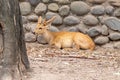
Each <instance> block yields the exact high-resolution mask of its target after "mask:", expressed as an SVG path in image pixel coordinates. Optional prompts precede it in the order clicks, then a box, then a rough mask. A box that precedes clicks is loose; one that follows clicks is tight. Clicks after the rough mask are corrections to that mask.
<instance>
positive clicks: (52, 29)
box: [50, 26, 59, 32]
mask: <svg viewBox="0 0 120 80" xmlns="http://www.w3.org/2000/svg"><path fill="white" fill-rule="evenodd" d="M50 31H52V32H58V31H59V29H58V28H57V27H55V26H50Z"/></svg>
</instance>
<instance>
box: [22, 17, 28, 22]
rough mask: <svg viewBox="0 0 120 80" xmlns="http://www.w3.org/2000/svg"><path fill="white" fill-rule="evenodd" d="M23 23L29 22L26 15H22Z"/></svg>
mask: <svg viewBox="0 0 120 80" xmlns="http://www.w3.org/2000/svg"><path fill="white" fill-rule="evenodd" d="M22 23H23V24H26V23H28V19H27V17H26V16H22Z"/></svg>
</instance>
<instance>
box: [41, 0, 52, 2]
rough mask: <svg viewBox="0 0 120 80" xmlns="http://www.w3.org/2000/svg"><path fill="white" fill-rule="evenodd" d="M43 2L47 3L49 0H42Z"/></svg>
mask: <svg viewBox="0 0 120 80" xmlns="http://www.w3.org/2000/svg"><path fill="white" fill-rule="evenodd" d="M42 2H43V3H49V2H50V0H42Z"/></svg>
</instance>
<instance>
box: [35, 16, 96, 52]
mask: <svg viewBox="0 0 120 80" xmlns="http://www.w3.org/2000/svg"><path fill="white" fill-rule="evenodd" d="M55 18H56V16H53V17H52V18H50V19H49V20H45V19H44V20H43V19H42V17H41V16H40V17H39V18H38V23H37V26H36V27H35V30H34V33H35V34H36V35H42V36H43V37H44V39H45V40H46V41H47V42H48V44H49V46H54V47H55V48H58V49H61V48H63V49H65V48H75V49H77V50H79V49H85V50H87V49H88V50H91V51H92V50H94V49H95V43H94V41H93V40H92V38H91V37H89V36H88V35H87V34H83V33H81V32H70V31H59V32H52V31H50V26H51V24H52V22H53V21H54V19H55Z"/></svg>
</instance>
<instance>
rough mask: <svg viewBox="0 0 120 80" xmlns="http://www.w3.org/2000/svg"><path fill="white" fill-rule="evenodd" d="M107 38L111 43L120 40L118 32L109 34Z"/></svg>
mask: <svg viewBox="0 0 120 80" xmlns="http://www.w3.org/2000/svg"><path fill="white" fill-rule="evenodd" d="M109 38H110V39H111V40H113V41H114V40H120V33H118V32H114V33H110V35H109Z"/></svg>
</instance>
